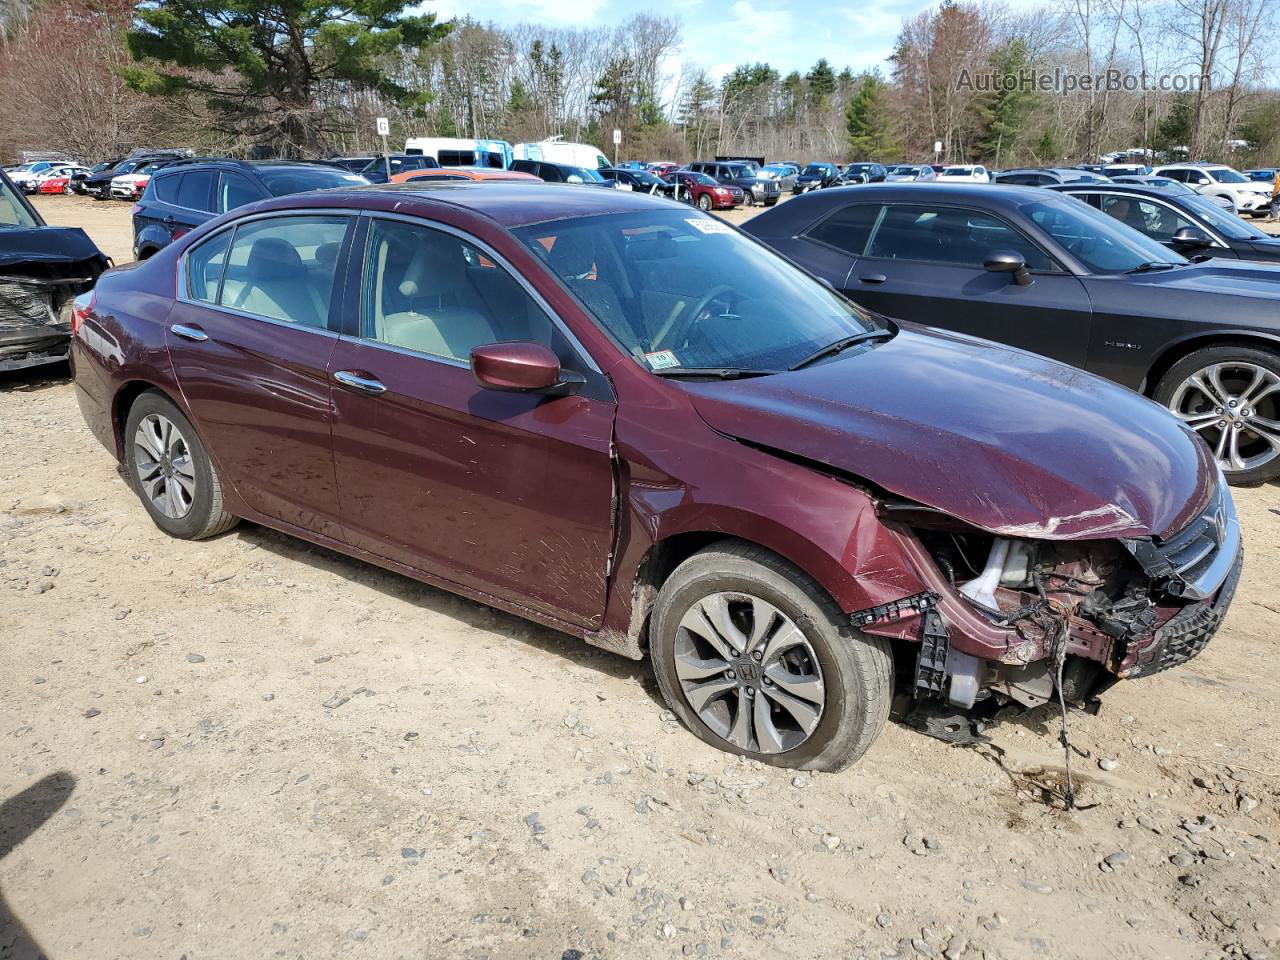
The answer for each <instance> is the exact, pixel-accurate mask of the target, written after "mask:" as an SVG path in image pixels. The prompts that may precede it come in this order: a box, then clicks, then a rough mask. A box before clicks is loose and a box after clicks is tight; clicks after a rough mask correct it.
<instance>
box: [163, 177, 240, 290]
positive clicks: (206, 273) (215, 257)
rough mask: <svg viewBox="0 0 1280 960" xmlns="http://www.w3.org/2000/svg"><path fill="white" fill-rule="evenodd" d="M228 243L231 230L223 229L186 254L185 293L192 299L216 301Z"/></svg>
mask: <svg viewBox="0 0 1280 960" xmlns="http://www.w3.org/2000/svg"><path fill="white" fill-rule="evenodd" d="M170 179H174V180H176V179H177V178H176V177H171V178H170ZM230 243H231V231H230V230H224V231H223V232H222V233H220V234H218V235H217V236H216V237H211V238H210V239H208V240H206V241H205V242H204V243H202V244H200V245H199V246H198V247H196V248H195V249H194V250H192V251H191V253H189V254H188V255H187V295H188V296H189V297H191V299H192V300H199V301H200V302H201V303H217V302H218V286H219V284H221V283H222V267H223V265H224V264H225V263H226V262H227V245H228V244H230Z"/></svg>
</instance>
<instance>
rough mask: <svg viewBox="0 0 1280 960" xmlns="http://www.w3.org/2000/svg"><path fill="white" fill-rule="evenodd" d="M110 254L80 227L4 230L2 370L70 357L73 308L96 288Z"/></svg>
mask: <svg viewBox="0 0 1280 960" xmlns="http://www.w3.org/2000/svg"><path fill="white" fill-rule="evenodd" d="M107 264H108V261H107V258H106V257H104V256H103V255H102V253H101V251H99V250H98V248H97V247H96V246H94V244H93V242H92V241H91V240H90V239H89V238H88V236H86V235H85V233H84V231H82V230H80V229H78V228H69V227H44V226H40V227H34V228H30V229H21V230H6V231H3V233H0V371H4V370H20V369H23V368H26V367H35V366H40V365H42V364H47V363H58V362H60V361H63V360H65V359H66V358H67V352H68V349H69V347H70V339H71V325H70V322H69V317H68V316H67V315H66V314H67V307H68V305H69V304H70V303H71V301H72V300H73V299H74V298H75V297H76V296H77V295H79V294H81V293H84V292H85V291H87V290H89V289H91V288H92V287H93V285H94V283H95V282H96V281H97V278H98V276H99V275H100V274H101V273H102V271H103V270H104V269H106V267H107Z"/></svg>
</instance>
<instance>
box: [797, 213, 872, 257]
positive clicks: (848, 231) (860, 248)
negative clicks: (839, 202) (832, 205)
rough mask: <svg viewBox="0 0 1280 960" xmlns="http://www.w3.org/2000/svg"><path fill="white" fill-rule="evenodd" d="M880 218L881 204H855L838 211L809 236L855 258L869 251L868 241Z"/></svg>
mask: <svg viewBox="0 0 1280 960" xmlns="http://www.w3.org/2000/svg"><path fill="white" fill-rule="evenodd" d="M879 216H880V204H878V203H855V204H853V205H852V206H848V207H845V208H844V209H843V210H837V211H836V212H835V213H833V214H832V215H831V216H829V217H827V219H825V220H823V221H822V222H821V223H819V224H818V225H817V226H815V227H813V228H812V229H811V230H810V231H809V234H808V236H809V237H810V238H811V239H813V240H817V241H819V242H821V243H825V244H828V245H829V246H832V247H835V248H836V249H838V250H843V251H844V252H845V253H848V254H851V255H852V256H855V257H860V256H862V254H863V252H864V251H865V250H866V249H867V240H869V239H870V238H871V230H872V228H873V227H875V225H876V220H877V219H878V218H879Z"/></svg>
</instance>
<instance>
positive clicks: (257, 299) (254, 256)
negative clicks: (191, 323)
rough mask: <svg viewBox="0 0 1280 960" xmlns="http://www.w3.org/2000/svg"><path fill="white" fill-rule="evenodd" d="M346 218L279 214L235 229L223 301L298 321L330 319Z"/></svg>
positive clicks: (319, 324) (321, 324)
mask: <svg viewBox="0 0 1280 960" xmlns="http://www.w3.org/2000/svg"><path fill="white" fill-rule="evenodd" d="M348 219H349V218H347V217H277V218H273V219H268V220H254V221H251V222H249V223H243V224H241V225H240V226H239V227H237V228H236V231H235V237H234V239H233V240H232V241H231V249H230V252H229V255H228V257H227V265H226V268H225V270H224V271H223V274H224V275H223V278H222V288H221V292H220V295H219V297H218V301H217V302H218V304H219V305H220V306H223V307H229V308H231V309H233V310H243V311H244V312H246V313H252V314H256V315H257V316H260V317H269V318H270V319H273V320H283V321H286V322H288V323H296V324H298V325H299V326H304V327H315V328H318V329H324V328H325V327H327V326H328V323H329V304H330V300H331V299H332V296H333V278H334V274H335V272H336V270H337V266H338V254H339V252H340V251H341V249H342V238H343V236H344V235H345V233H346V230H347V223H348Z"/></svg>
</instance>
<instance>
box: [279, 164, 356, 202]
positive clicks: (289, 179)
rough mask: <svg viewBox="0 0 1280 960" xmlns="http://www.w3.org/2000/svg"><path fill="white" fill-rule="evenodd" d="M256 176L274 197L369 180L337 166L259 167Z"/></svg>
mask: <svg viewBox="0 0 1280 960" xmlns="http://www.w3.org/2000/svg"><path fill="white" fill-rule="evenodd" d="M258 176H260V177H261V178H262V182H263V183H265V184H266V185H267V190H269V191H270V192H271V195H272V196H274V197H283V196H284V195H285V194H289V193H306V192H307V191H308V190H330V189H332V188H334V187H354V186H359V185H360V184H366V183H368V182H369V181H368V180H366V179H365V178H364V177H362V176H360V175H359V174H356V173H348V172H347V171H345V170H340V169H338V168H337V167H285V168H282V169H269V168H265V167H264V168H261V169H259V170H258Z"/></svg>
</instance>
